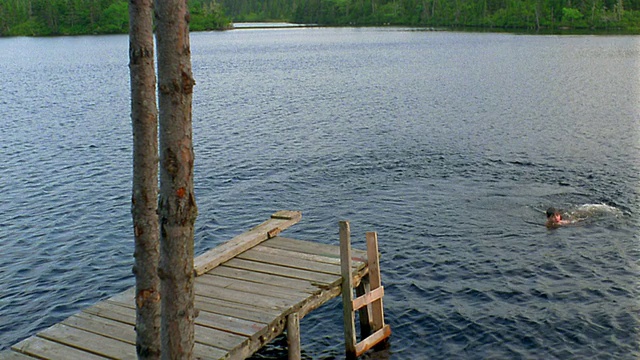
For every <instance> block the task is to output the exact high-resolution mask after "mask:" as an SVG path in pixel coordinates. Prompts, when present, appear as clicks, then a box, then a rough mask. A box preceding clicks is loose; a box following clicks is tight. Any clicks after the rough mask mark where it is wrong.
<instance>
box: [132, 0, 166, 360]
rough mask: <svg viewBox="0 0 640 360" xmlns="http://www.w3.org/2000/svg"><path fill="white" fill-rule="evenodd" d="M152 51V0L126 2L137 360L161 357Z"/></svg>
mask: <svg viewBox="0 0 640 360" xmlns="http://www.w3.org/2000/svg"><path fill="white" fill-rule="evenodd" d="M153 57H154V51H153V0H131V1H130V3H129V67H130V72H131V123H132V127H133V196H132V206H131V213H132V217H133V229H134V235H135V250H134V255H133V256H134V257H135V264H134V267H133V273H134V274H135V277H136V334H137V337H136V352H137V354H138V359H159V358H160V279H159V278H158V258H159V256H160V255H159V254H160V253H159V249H158V247H159V242H158V238H159V230H158V214H157V206H158V111H157V108H156V74H155V66H154V59H153Z"/></svg>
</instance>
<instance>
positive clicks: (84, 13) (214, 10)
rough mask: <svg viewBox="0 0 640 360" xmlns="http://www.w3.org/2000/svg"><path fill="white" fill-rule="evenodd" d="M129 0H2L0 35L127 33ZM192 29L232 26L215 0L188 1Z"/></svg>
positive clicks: (0, 4) (0, 5) (201, 29)
mask: <svg viewBox="0 0 640 360" xmlns="http://www.w3.org/2000/svg"><path fill="white" fill-rule="evenodd" d="M128 3H129V2H128V0H0V36H18V35H22V36H50V35H51V36H53V35H85V34H125V33H127V32H128V31H129V5H128ZM189 11H190V14H191V22H190V29H191V30H192V31H203V30H218V29H224V28H227V27H229V25H230V19H229V18H227V17H226V16H225V15H224V12H223V11H222V7H221V5H220V4H219V3H217V2H216V1H214V0H189Z"/></svg>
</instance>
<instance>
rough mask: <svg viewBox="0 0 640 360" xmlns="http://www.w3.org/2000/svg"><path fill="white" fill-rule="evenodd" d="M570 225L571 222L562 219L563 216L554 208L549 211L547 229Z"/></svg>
mask: <svg viewBox="0 0 640 360" xmlns="http://www.w3.org/2000/svg"><path fill="white" fill-rule="evenodd" d="M569 223H570V221H569V220H564V219H562V215H561V214H560V212H559V211H558V210H556V209H554V208H552V207H550V208H548V209H547V227H548V228H555V227H558V226H560V225H567V224H569Z"/></svg>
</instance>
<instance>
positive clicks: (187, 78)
mask: <svg viewBox="0 0 640 360" xmlns="http://www.w3.org/2000/svg"><path fill="white" fill-rule="evenodd" d="M155 4H156V18H157V28H156V40H157V46H158V84H159V92H158V103H159V110H160V112H159V115H160V116H159V122H160V200H159V215H160V266H159V269H158V275H159V276H160V281H161V298H162V300H161V303H162V320H161V324H162V325H161V327H162V332H161V333H162V335H161V338H162V358H163V359H186V360H189V359H192V357H193V343H194V326H193V324H194V317H195V313H194V306H193V301H194V292H193V281H194V273H193V235H194V224H195V220H196V216H197V207H196V202H195V195H194V192H193V162H194V154H193V144H192V128H191V96H192V92H193V86H194V84H195V82H194V80H193V75H192V73H191V50H190V45H189V28H188V26H189V24H188V22H189V14H188V12H187V1H186V0H156V1H155Z"/></svg>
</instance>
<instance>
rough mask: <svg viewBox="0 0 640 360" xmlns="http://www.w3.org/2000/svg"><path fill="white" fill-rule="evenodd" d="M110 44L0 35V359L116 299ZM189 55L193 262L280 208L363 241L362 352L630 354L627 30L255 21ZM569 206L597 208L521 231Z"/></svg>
mask: <svg viewBox="0 0 640 360" xmlns="http://www.w3.org/2000/svg"><path fill="white" fill-rule="evenodd" d="M127 47H128V38H127V37H126V36H102V37H73V38H46V39H31V38H10V39H0V74H1V75H0V114H1V119H0V121H1V124H2V131H1V132H0V155H1V159H2V161H0V174H1V175H0V176H1V181H0V193H1V194H2V198H1V200H0V244H1V248H2V252H1V254H0V349H1V348H5V347H8V346H10V345H11V344H13V343H15V342H17V341H19V340H21V339H23V338H25V337H27V336H29V335H31V334H33V333H35V332H36V331H37V330H40V329H43V328H45V327H47V326H50V325H52V324H53V323H55V322H58V321H61V320H63V319H64V318H65V317H67V316H69V315H71V314H73V313H75V312H77V311H78V310H79V309H81V308H83V307H85V306H88V305H90V304H92V303H94V302H96V301H98V300H100V299H103V298H105V297H107V296H109V295H112V294H114V293H116V292H118V291H121V290H124V289H125V288H127V287H129V286H132V285H133V279H132V275H131V265H132V260H133V258H132V253H133V237H132V232H131V220H130V200H129V199H130V186H131V185H130V182H131V179H130V178H131V169H130V168H131V126H130V119H129V103H128V98H129V77H128V68H127V62H128V58H127ZM192 52H193V68H194V75H195V77H196V81H197V85H196V88H195V94H194V109H193V111H194V141H195V147H196V157H197V158H196V191H197V193H196V195H197V202H198V206H199V210H200V211H199V213H200V215H199V218H198V221H197V224H196V226H197V230H196V231H197V234H196V248H197V251H198V252H202V251H204V250H205V249H207V248H210V247H212V246H215V245H217V244H220V243H221V242H223V241H225V240H227V239H229V238H230V237H232V236H234V235H236V234H238V233H239V232H242V231H244V230H246V229H248V228H249V227H251V226H253V225H255V224H257V223H259V222H261V221H263V220H264V219H266V218H267V217H268V216H269V215H270V214H271V213H273V212H274V211H276V210H279V209H299V210H302V211H303V214H304V215H303V221H302V222H301V223H300V224H298V225H296V226H295V227H294V228H292V229H291V230H288V231H287V232H286V235H289V236H294V237H298V238H303V239H314V240H316V241H321V242H326V243H333V244H337V241H338V240H337V233H338V229H337V222H338V220H342V219H348V220H350V221H351V223H352V231H353V238H354V241H355V242H356V246H363V243H364V232H365V231H370V230H376V231H378V234H379V239H380V251H381V253H382V259H381V261H382V264H381V266H382V276H383V283H384V284H385V287H386V291H385V292H386V296H385V315H386V318H387V322H389V323H390V324H391V327H392V330H393V335H392V340H391V347H390V349H389V350H388V351H386V352H383V353H379V354H376V355H374V356H373V357H374V358H379V359H388V358H389V359H417V358H419V359H427V358H428V359H487V358H494V359H498V358H500V359H504V358H509V359H518V358H523V359H524V358H526V359H532V358H537V359H550V358H562V359H588V358H602V359H611V358H614V359H637V358H638V357H640V304H639V302H638V299H639V297H638V296H639V295H640V294H639V293H640V287H639V286H638V276H639V275H640V269H639V264H640V251H639V244H640V235H639V234H640V232H639V230H640V221H639V218H638V216H639V212H640V209H639V205H638V204H639V200H640V198H639V193H640V190H639V185H640V179H639V174H640V106H639V102H638V101H639V100H638V99H639V98H640V89H639V84H638V79H639V78H640V77H639V69H640V68H639V65H640V64H639V60H640V37H637V36H620V37H616V36H602V37H593V36H577V37H574V36H561V37H559V36H522V35H509V34H471V33H449V32H422V31H411V30H403V29H373V28H368V29H271V30H268V29H267V30H238V31H228V32H222V33H196V34H192ZM585 204H606V205H608V206H611V207H612V208H615V211H606V210H602V209H608V208H604V207H601V208H599V209H597V210H598V211H592V212H589V213H588V214H587V216H585V218H584V219H583V220H582V221H580V222H578V223H576V224H575V225H573V226H568V227H563V228H559V229H555V230H548V229H547V228H545V227H544V220H545V219H544V214H543V211H544V209H546V208H547V207H548V206H556V207H559V208H562V209H564V210H565V211H567V212H572V211H577V210H578V209H580V206H582V205H585ZM599 210H602V211H599ZM341 324H342V319H341V310H340V303H339V302H338V301H333V302H331V303H329V304H328V305H327V306H325V307H324V308H323V309H322V310H320V311H316V312H314V313H312V314H310V315H309V316H307V317H305V319H303V321H302V334H303V339H302V343H303V346H302V347H303V351H304V356H306V357H307V358H310V359H330V358H333V357H340V356H341V355H342V354H343V345H342V344H343V337H342V326H341ZM264 356H267V355H266V354H264ZM275 356H276V357H277V356H278V355H277V352H276V355H275Z"/></svg>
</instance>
